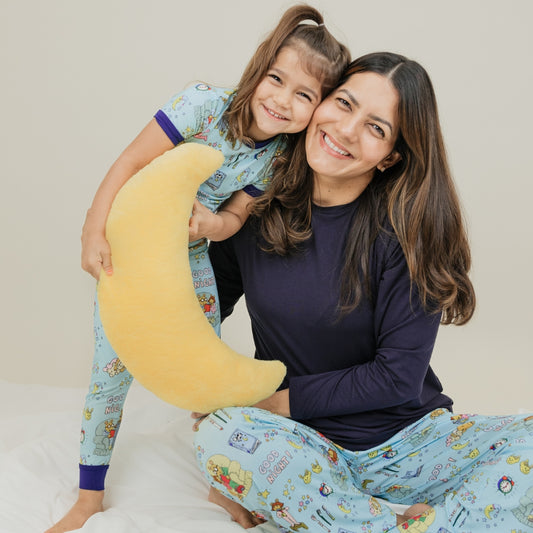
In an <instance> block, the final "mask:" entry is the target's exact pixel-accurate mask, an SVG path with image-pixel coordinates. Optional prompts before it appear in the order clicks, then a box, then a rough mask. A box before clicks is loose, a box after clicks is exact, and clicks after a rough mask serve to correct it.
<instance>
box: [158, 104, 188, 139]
mask: <svg viewBox="0 0 533 533" xmlns="http://www.w3.org/2000/svg"><path fill="white" fill-rule="evenodd" d="M154 118H155V120H156V121H157V123H158V124H159V125H160V126H161V129H162V130H163V131H164V132H165V133H166V134H167V136H168V138H169V139H170V140H171V141H172V142H173V143H174V146H176V145H178V144H179V143H180V142H182V141H183V135H182V134H181V133H180V132H179V131H178V130H177V129H176V126H174V124H173V123H172V121H171V120H170V119H169V118H168V117H167V116H166V115H165V113H164V111H162V110H161V109H160V110H159V111H158V112H157V113H156V114H155V115H154Z"/></svg>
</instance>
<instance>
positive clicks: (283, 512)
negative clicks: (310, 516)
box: [270, 498, 309, 531]
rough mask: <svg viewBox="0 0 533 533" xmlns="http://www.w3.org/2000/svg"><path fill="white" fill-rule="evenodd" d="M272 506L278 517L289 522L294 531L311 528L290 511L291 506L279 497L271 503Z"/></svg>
mask: <svg viewBox="0 0 533 533" xmlns="http://www.w3.org/2000/svg"><path fill="white" fill-rule="evenodd" d="M270 507H271V508H272V512H273V513H275V515H276V516H277V517H278V518H281V519H283V520H285V521H286V522H287V523H288V524H289V526H290V528H291V529H292V531H298V530H299V529H300V528H304V529H309V528H308V527H307V525H306V524H305V523H304V522H298V520H296V518H294V516H292V514H291V513H290V512H289V508H288V507H287V506H286V505H285V503H283V502H280V501H279V500H278V499H277V498H276V499H275V501H274V502H272V503H271V504H270Z"/></svg>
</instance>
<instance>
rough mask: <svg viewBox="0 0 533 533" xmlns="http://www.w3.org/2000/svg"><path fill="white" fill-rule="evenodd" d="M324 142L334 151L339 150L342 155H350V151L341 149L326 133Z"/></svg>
mask: <svg viewBox="0 0 533 533" xmlns="http://www.w3.org/2000/svg"><path fill="white" fill-rule="evenodd" d="M324 142H325V143H326V144H327V145H328V146H329V147H330V148H331V149H332V150H333V151H334V152H337V153H338V154H340V155H350V153H349V152H345V151H344V150H341V149H340V148H339V147H338V146H337V145H336V144H333V142H332V141H331V139H330V138H329V137H328V136H327V135H326V134H324Z"/></svg>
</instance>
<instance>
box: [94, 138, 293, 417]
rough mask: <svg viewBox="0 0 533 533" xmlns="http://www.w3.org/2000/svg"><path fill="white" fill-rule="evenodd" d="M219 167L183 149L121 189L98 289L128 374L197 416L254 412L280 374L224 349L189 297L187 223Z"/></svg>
mask: <svg viewBox="0 0 533 533" xmlns="http://www.w3.org/2000/svg"><path fill="white" fill-rule="evenodd" d="M222 162H223V156H222V154H221V153H220V152H219V151H217V150H215V149H213V148H210V147H208V146H204V145H199V144H194V143H186V144H182V145H179V146H178V147H176V148H174V149H172V150H169V151H168V152H166V153H165V154H163V155H162V156H160V157H158V158H156V159H154V160H153V161H152V162H151V163H150V164H149V165H147V166H146V167H145V168H144V169H142V170H141V171H139V172H138V173H137V174H136V175H135V176H133V177H132V178H131V179H130V180H128V182H127V183H126V184H125V185H124V186H123V187H122V189H121V190H120V191H119V193H118V194H117V196H116V198H115V201H114V202H113V205H112V207H111V210H110V213H109V216H108V219H107V224H106V237H107V239H108V241H109V243H110V245H111V250H112V253H113V275H112V276H107V275H105V274H103V273H102V275H101V276H100V281H99V284H98V301H99V305H100V314H101V319H102V324H103V326H104V330H105V333H106V335H107V337H108V339H109V341H110V343H111V346H113V348H114V349H115V351H116V352H117V354H118V356H119V357H120V359H121V361H122V362H123V363H124V365H125V366H126V368H127V369H128V370H129V371H130V372H131V373H132V375H133V376H134V377H135V378H136V379H137V380H138V381H139V382H140V383H141V384H142V385H143V386H144V387H146V388H147V389H149V390H150V391H152V392H153V393H154V394H156V395H157V396H159V397H160V398H161V399H163V400H164V401H166V402H168V403H171V404H174V405H176V406H178V407H181V408H183V409H188V410H191V411H198V412H202V413H207V412H212V411H214V410H216V409H218V408H221V407H228V406H233V405H235V406H244V405H253V404H254V403H256V402H258V401H260V400H262V399H264V398H267V397H268V396H270V395H271V394H273V393H274V392H275V391H276V389H277V388H278V386H279V385H280V383H281V381H282V380H283V377H284V376H285V372H286V368H285V366H284V365H283V363H281V362H280V361H258V360H255V359H253V358H251V357H247V356H244V355H240V354H238V353H237V352H235V351H233V350H232V349H231V348H229V346H227V345H226V344H225V343H224V342H223V341H221V340H220V339H219V337H218V336H217V335H216V333H215V332H214V330H213V328H212V327H211V326H210V324H209V323H208V321H207V319H206V317H205V316H204V314H203V312H202V309H201V308H200V305H199V304H198V299H197V297H196V294H195V292H194V288H193V283H192V275H191V269H190V266H189V256H188V238H189V235H188V221H189V217H190V213H191V210H192V205H193V202H194V198H195V196H196V191H197V190H198V187H199V185H200V184H201V183H202V182H203V181H205V180H206V179H207V178H208V177H209V176H210V175H211V174H212V173H213V172H214V171H215V170H216V169H217V168H218V167H219V166H220V165H221V164H222Z"/></svg>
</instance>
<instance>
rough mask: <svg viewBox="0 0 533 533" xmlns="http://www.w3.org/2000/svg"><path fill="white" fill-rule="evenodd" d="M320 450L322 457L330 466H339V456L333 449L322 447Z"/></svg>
mask: <svg viewBox="0 0 533 533" xmlns="http://www.w3.org/2000/svg"><path fill="white" fill-rule="evenodd" d="M320 448H321V449H322V452H323V454H324V457H326V458H327V460H328V461H329V463H330V466H337V465H338V464H339V456H338V454H337V452H336V451H335V450H334V449H333V448H326V446H322V445H321V446H320Z"/></svg>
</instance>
